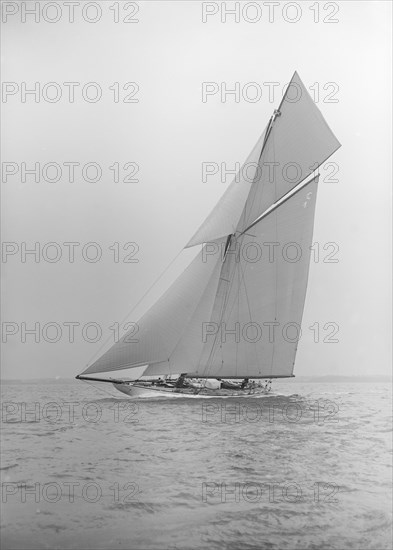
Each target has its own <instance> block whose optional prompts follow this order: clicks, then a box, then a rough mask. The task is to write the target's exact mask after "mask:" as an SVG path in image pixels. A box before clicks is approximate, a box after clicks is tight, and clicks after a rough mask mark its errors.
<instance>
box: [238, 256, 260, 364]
mask: <svg viewBox="0 0 393 550" xmlns="http://www.w3.org/2000/svg"><path fill="white" fill-rule="evenodd" d="M247 265H248V264H246V266H245V269H244V270H243V268H242V265H241V264H240V269H241V272H242V282H243V286H244V292H245V294H246V301H247V308H248V314H249V316H250V322H253V320H252V315H251V308H250V300H249V297H248V292H247V286H246V278H245V277H246V273H245V271H246V268H247ZM254 349H255V356H256V360H257V363H258V359H259V358H258V348H257V345H256V342H255V348H254Z"/></svg>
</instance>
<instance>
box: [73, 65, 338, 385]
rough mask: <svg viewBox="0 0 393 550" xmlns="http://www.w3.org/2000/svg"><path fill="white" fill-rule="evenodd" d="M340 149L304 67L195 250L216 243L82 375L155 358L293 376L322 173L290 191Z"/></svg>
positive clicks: (164, 370)
mask: <svg viewBox="0 0 393 550" xmlns="http://www.w3.org/2000/svg"><path fill="white" fill-rule="evenodd" d="M295 99H296V101H295ZM338 147H340V144H339V142H338V141H337V139H336V138H335V136H334V134H333V133H332V132H331V130H330V129H329V127H328V126H327V124H326V122H325V120H324V119H323V117H322V115H321V113H320V111H319V110H318V108H317V107H316V105H315V104H314V102H313V101H312V99H311V97H310V96H309V94H308V92H307V90H306V89H305V87H304V85H303V83H302V82H301V80H300V78H299V77H298V75H297V73H295V74H294V76H293V78H292V80H291V83H290V84H289V86H288V89H287V91H286V93H285V96H284V98H283V101H282V103H281V105H280V108H279V112H277V111H276V112H275V115H274V116H273V117H272V119H271V120H270V122H269V124H268V126H267V128H266V130H265V132H264V133H263V134H262V136H261V138H260V139H259V141H258V143H257V144H256V146H255V147H254V149H253V151H252V152H251V154H250V156H249V157H248V159H247V161H246V163H251V166H252V167H253V169H254V172H253V173H252V177H251V178H250V171H247V178H244V177H243V175H242V174H241V175H240V181H236V180H235V181H234V182H232V184H231V185H230V186H229V188H228V190H227V192H226V193H225V194H224V196H223V197H222V199H221V200H220V201H219V203H218V205H217V207H216V208H215V209H213V211H212V213H211V214H210V215H209V216H208V218H207V219H206V221H205V222H204V223H203V224H202V226H201V227H200V228H199V230H198V231H197V233H196V234H195V235H194V237H193V238H192V239H191V240H190V241H189V243H188V244H187V246H186V248H187V247H189V246H194V245H196V244H201V243H208V244H206V245H204V246H203V248H202V251H201V252H200V253H199V254H198V255H197V256H196V258H195V259H194V260H193V261H192V262H191V264H190V265H189V266H188V268H187V269H186V270H185V271H184V272H183V273H182V275H180V277H178V278H177V279H176V280H175V282H174V283H173V284H172V286H171V287H170V288H169V289H168V290H167V292H166V293H165V294H164V295H163V296H162V297H161V298H160V299H159V300H158V301H157V302H156V303H155V304H154V305H153V306H152V307H151V308H150V309H149V310H148V311H147V313H145V315H144V316H143V317H142V318H141V319H140V321H139V322H138V332H135V331H134V330H132V331H130V332H129V333H127V334H126V335H125V336H124V337H123V338H122V339H121V340H120V341H119V342H118V343H116V344H114V345H113V346H112V347H111V348H110V349H109V350H108V351H107V352H106V353H104V354H103V355H102V356H101V357H100V358H99V359H98V360H96V361H95V362H94V363H92V364H91V365H90V366H89V367H88V368H87V369H86V370H85V371H84V372H83V373H82V374H93V373H101V372H109V371H116V370H122V369H128V368H132V367H140V366H143V365H147V369H146V371H145V372H144V375H146V376H151V375H163V374H178V373H185V372H187V373H188V374H189V375H190V376H197V377H207V378H208V377H214V378H216V377H220V378H246V377H248V378H258V377H261V378H268V377H280V376H291V375H292V372H293V367H294V362H295V355H296V350H297V345H298V339H299V335H300V333H299V330H300V325H301V320H302V315H303V308H304V302H305V295H306V289H307V280H308V271H309V262H310V246H311V243H312V234H313V225H314V212H315V203H316V196H317V184H318V176H317V177H315V178H311V179H310V180H309V181H308V182H307V183H305V184H304V185H299V188H298V189H296V190H295V191H293V193H290V192H292V190H294V188H295V187H296V186H297V185H298V184H299V183H302V182H304V180H305V178H307V177H308V176H310V175H311V174H312V172H313V171H314V170H315V169H316V168H317V167H318V166H319V165H320V164H321V163H322V162H324V161H325V160H326V159H327V158H328V157H329V156H330V155H331V154H332V153H333V152H334V151H335V150H336V149H338ZM295 163H296V166H294V165H295ZM272 169H274V172H272ZM292 169H295V170H296V178H295V177H294V173H291V170H292ZM272 175H273V177H272ZM288 193H289V195H288V197H287V196H286V195H287V194H288ZM283 197H284V198H283ZM282 198H283V199H282ZM280 199H282V201H281V202H279V204H278V205H276V204H275V203H277V201H279V200H280ZM272 205H273V210H272V211H269V212H268V213H267V214H266V216H264V217H262V219H260V220H259V218H260V217H261V214H263V213H264V212H266V210H268V209H269V208H270V207H272ZM276 206H277V207H276Z"/></svg>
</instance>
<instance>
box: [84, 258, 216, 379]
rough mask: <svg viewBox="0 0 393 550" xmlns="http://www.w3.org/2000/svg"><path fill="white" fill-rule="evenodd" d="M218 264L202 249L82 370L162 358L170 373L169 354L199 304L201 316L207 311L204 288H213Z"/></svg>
mask: <svg viewBox="0 0 393 550" xmlns="http://www.w3.org/2000/svg"><path fill="white" fill-rule="evenodd" d="M220 268H221V261H220V258H219V257H217V256H216V257H212V256H211V255H210V256H206V254H205V251H204V249H203V250H202V251H201V252H200V253H199V254H198V255H197V256H196V258H194V260H193V261H192V262H191V263H190V265H189V266H188V267H187V269H186V270H185V271H184V272H183V273H182V274H181V275H180V276H179V277H178V278H177V279H176V281H175V282H174V283H173V284H172V286H171V287H170V288H169V289H168V290H167V291H166V292H165V294H164V295H163V296H161V298H160V299H159V300H158V301H157V302H156V303H155V304H154V305H153V306H152V307H151V308H150V309H149V310H148V311H147V312H146V313H145V315H143V316H142V318H141V319H140V320H139V322H138V324H137V331H135V330H134V329H132V330H130V331H129V332H127V333H126V334H125V336H123V337H122V338H121V339H120V341H119V342H117V343H116V344H114V345H113V346H112V347H111V348H110V349H109V350H108V351H107V352H106V353H104V354H103V355H102V356H101V357H99V359H97V361H95V362H94V363H93V364H92V365H90V366H89V367H88V368H87V369H86V370H85V371H84V372H83V373H82V374H93V373H99V372H106V371H115V370H122V369H128V368H130V367H139V366H143V365H147V364H150V363H158V362H160V361H164V363H165V365H166V371H165V374H169V373H170V372H171V371H170V369H169V362H168V360H169V357H170V356H171V354H172V353H173V351H174V349H175V348H176V346H177V345H178V343H179V341H180V340H181V339H182V337H184V331H185V329H186V327H187V326H188V323H189V322H190V320H191V319H192V318H193V317H194V315H195V313H196V311H199V310H200V309H201V308H202V310H203V311H204V313H203V316H206V315H209V314H208V308H209V306H211V301H209V300H208V299H207V297H206V291H207V289H211V288H215V286H216V284H217V281H218V277H219V274H220ZM172 372H173V371H172ZM175 372H178V371H175Z"/></svg>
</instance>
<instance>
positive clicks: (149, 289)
mask: <svg viewBox="0 0 393 550" xmlns="http://www.w3.org/2000/svg"><path fill="white" fill-rule="evenodd" d="M182 252H183V249H181V250H180V251H179V252H178V253H177V254H176V256H175V257H174V258H173V260H172V261H171V262H170V263H169V264H168V265H167V267H166V268H165V269H164V271H163V272H162V273H161V274H160V275H159V276H158V277H157V279H156V280H155V281H154V282H153V283H152V284H151V285H150V286H149V288H148V289H147V290H146V292H145V293H144V294H143V295H142V297H141V298H140V299H139V300H138V301H137V303H136V304H135V305H134V306H133V307H132V309H131V310H130V311H129V312H128V313H127V315H126V316H125V317H124V318H123V319H122V320H121V321H120V323H119V325H122V324H123V323H124V322H125V321H126V320H127V319H128V317H129V316H130V315H131V313H132V312H133V311H134V310H135V309H136V308H137V307H138V306H139V304H140V303H141V302H142V300H143V299H144V298H146V296H147V295H148V294H149V292H150V291H151V289H152V288H153V287H154V286H155V285H156V284H157V283H158V281H159V280H160V279H161V278H162V277H163V276H164V274H165V273H166V272H167V271H168V269H169V268H170V267H171V266H172V265H173V264H174V263H175V261H176V260H177V259H178V257H179V256H180V254H181V253H182ZM111 338H112V335H110V336H108V338H107V339H106V340H105V341H104V342H103V344H102V345H101V346H100V347H99V348H98V350H97V351H96V352H95V353H94V354H93V356H92V357H91V359H90V360H89V361H88V362H87V364H86V367H89V366H90V364H91V363H92V362H93V360H94V359H95V358H96V357H97V355H98V354H99V353H100V352H101V350H102V349H103V348H104V346H106V345H107V344H108V342H109V340H111Z"/></svg>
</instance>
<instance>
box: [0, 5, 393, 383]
mask: <svg viewBox="0 0 393 550" xmlns="http://www.w3.org/2000/svg"><path fill="white" fill-rule="evenodd" d="M46 4H48V3H46V2H40V4H39V5H40V10H39V13H38V14H37V17H39V21H38V22H36V21H35V20H34V16H32V15H28V14H26V15H25V14H24V9H25V8H26V7H27V8H28V9H31V8H32V7H33V5H34V2H3V3H2V8H3V37H2V42H3V44H2V46H3V48H2V49H3V58H2V63H3V71H2V72H3V81H5V82H6V83H8V84H6V95H3V103H2V111H3V140H2V142H3V144H2V160H3V163H4V162H6V163H15V164H7V165H6V166H5V165H4V164H3V171H4V170H6V171H8V172H9V174H8V176H5V175H4V173H3V181H2V193H3V200H2V209H3V211H2V214H3V222H2V223H3V226H2V240H3V241H4V242H5V244H4V243H3V247H4V246H5V249H3V264H2V270H3V300H2V303H3V305H2V321H3V341H4V339H6V343H4V344H3V358H2V359H3V360H2V376H3V377H4V378H38V377H55V376H60V377H73V376H75V375H76V374H78V373H80V372H81V371H82V370H83V369H84V368H85V366H86V364H87V363H88V362H89V361H90V360H91V359H92V357H93V356H94V354H96V353H97V352H98V351H99V349H100V348H101V346H102V345H103V344H104V342H105V340H106V338H108V337H109V338H110V337H111V335H113V333H112V332H111V331H110V329H109V327H110V326H112V325H113V324H114V323H115V322H119V323H120V322H121V321H122V319H123V318H124V317H125V316H126V314H127V312H129V311H130V310H131V308H132V306H133V305H134V304H136V303H137V301H138V300H139V298H140V297H141V296H142V295H143V293H144V292H145V291H146V290H147V289H148V288H149V286H150V285H151V283H152V282H153V281H154V280H155V279H156V278H157V277H158V275H159V274H160V273H161V272H162V271H163V270H164V269H165V267H166V266H167V265H168V264H169V263H170V262H171V260H172V259H173V258H174V257H175V256H176V255H177V253H178V252H179V251H180V250H181V248H182V247H183V246H184V245H185V244H186V243H187V241H188V240H189V239H190V237H191V236H192V235H193V233H194V232H195V230H196V229H197V228H198V227H199V225H200V224H201V222H202V221H203V220H204V218H205V216H206V215H207V214H208V213H209V211H210V210H211V209H212V208H213V206H214V205H215V203H216V202H217V200H218V199H219V197H220V196H221V195H222V193H223V192H224V190H225V189H226V187H227V185H229V183H230V177H228V178H227V180H226V182H222V181H221V178H220V174H217V175H216V176H214V177H213V176H212V177H210V178H208V180H207V182H204V181H202V177H201V165H202V163H203V162H217V163H219V164H220V163H221V162H226V163H227V164H228V167H233V166H234V164H235V162H243V161H244V160H245V158H246V157H247V156H248V154H249V152H250V151H251V149H252V147H253V146H254V144H255V142H256V140H257V139H258V137H259V135H260V134H261V132H262V131H263V128H264V127H265V125H266V122H267V120H268V118H269V117H270V115H271V113H272V111H273V109H274V108H276V107H278V105H279V102H280V100H281V97H282V90H283V88H284V87H285V84H286V83H287V82H288V81H289V80H290V78H291V76H292V74H293V72H294V70H297V71H298V72H299V75H300V77H301V79H302V80H303V82H304V83H305V85H306V87H308V89H309V91H310V93H312V94H314V95H313V97H314V98H315V99H316V100H318V106H319V108H320V109H321V111H322V113H323V115H324V117H325V118H326V120H327V122H328V124H329V126H330V127H331V128H332V130H333V131H334V133H335V134H336V136H337V138H338V139H339V141H340V142H341V143H342V147H341V149H339V151H338V152H337V153H336V154H335V155H334V157H332V158H331V159H330V160H331V162H334V163H336V164H337V166H338V168H339V171H338V173H337V174H336V175H334V176H332V179H338V180H339V181H338V182H331V181H328V177H327V176H328V175H329V173H331V171H332V169H333V168H334V167H333V168H332V166H331V165H330V166H329V167H325V168H324V167H322V169H321V181H320V186H319V192H318V201H317V208H316V220H315V231H314V242H317V243H319V244H320V259H319V262H316V261H312V262H311V266H310V279H309V286H308V292H307V300H306V307H305V312H304V318H303V327H304V330H303V332H304V334H303V337H302V339H301V342H300V344H299V350H298V355H297V360H296V366H295V374H296V375H299V376H301V375H326V374H342V375H348V374H354V375H355V374H356V375H359V374H361V375H368V374H388V373H390V364H391V361H390V344H389V341H390V334H391V324H390V304H391V290H390V281H391V271H390V269H391V261H390V255H391V237H390V233H391V232H390V219H391V218H390V204H391V173H390V165H391V145H392V144H391V142H390V135H391V128H390V120H391V99H390V98H391V77H390V71H391V69H390V67H391V54H390V51H391V34H390V32H391V31H390V21H391V2H388V1H386V2H375V1H373V2H367V1H361V2H358V1H343V2H335V3H332V2H320V3H319V12H317V11H316V8H315V6H314V5H315V2H301V3H298V4H297V5H298V6H300V7H301V12H300V8H297V7H296V6H293V5H292V6H288V2H281V4H280V6H278V7H276V8H275V11H274V14H272V13H271V14H270V16H271V18H272V19H273V20H272V21H269V11H268V9H269V8H268V6H266V5H263V3H262V2H259V3H248V4H250V6H251V4H253V6H251V7H248V8H247V11H244V10H243V11H240V16H239V19H240V20H239V22H236V21H235V16H233V15H232V16H231V15H230V14H227V15H225V13H222V10H221V2H219V3H214V2H210V3H207V4H208V6H207V5H205V7H204V8H203V6H202V3H200V2H189V1H187V2H182V1H177V2H139V3H138V7H139V9H138V11H137V10H136V8H134V7H133V3H128V4H126V3H122V2H119V3H116V2H115V3H113V2H96V3H92V4H93V5H92V6H91V7H90V8H89V10H88V11H86V10H85V13H82V7H83V2H79V3H77V4H76V5H75V13H74V22H70V21H69V19H70V12H69V9H70V8H69V7H67V6H65V5H64V4H63V2H58V5H59V6H60V9H58V10H57V12H56V11H54V8H53V7H46V8H45V5H46ZM94 4H98V7H99V8H101V14H100V13H99V12H98V11H97V8H96V7H95V6H94ZM245 4H247V3H243V4H242V7H244V5H245ZM255 4H258V5H259V7H260V8H261V11H260V12H259V13H258V10H257V8H256V7H255ZM292 4H294V3H292ZM111 6H115V8H112V9H110V7H111ZM233 6H234V3H233V2H227V8H233ZM312 6H314V8H313V9H311V7H312ZM116 7H118V13H117V12H116ZM4 10H6V11H4ZM203 10H205V12H206V10H207V11H209V12H211V14H210V15H207V14H206V13H205V16H204V19H205V22H204V21H203ZM14 12H15V13H14ZM214 12H217V13H214ZM99 16H100V19H99V20H97V22H96V23H92V22H89V21H87V20H86V19H90V20H92V19H94V18H97V19H98V17H99ZM24 17H26V21H25V22H24ZM117 17H118V18H119V22H118V23H116V22H114V19H115V18H117ZM124 18H126V19H127V18H128V19H137V20H138V22H134V23H126V22H124V21H123V19H124ZM258 18H259V20H258V21H257V20H256V19H258ZM49 19H52V20H55V19H58V21H56V22H53V23H50V22H48V20H49ZM315 19H318V22H315ZM324 19H325V20H326V21H325V22H324ZM4 20H5V21H4ZM252 20H255V22H251V21H252ZM330 20H337V22H330V23H329V22H328V21H330ZM291 21H292V22H291ZM35 82H38V83H39V85H38V86H39V95H38V96H37V98H36V100H37V101H35V98H34V96H33V95H31V94H28V95H26V97H25V96H24V86H25V88H28V89H31V88H33V87H34V83H35ZM50 82H54V83H56V85H55V86H45V85H46V84H47V83H50ZM66 82H75V83H80V85H79V86H77V85H75V87H74V93H75V99H74V102H73V103H72V102H70V101H69V90H70V88H71V86H70V85H68V86H67V85H65V84H64V83H66ZM89 82H94V83H96V84H95V85H94V86H90V87H88V88H86V87H85V88H84V86H85V84H86V83H89ZM203 82H211V83H217V84H216V85H214V84H213V85H212V89H214V88H217V87H218V89H219V92H220V91H222V89H223V87H222V85H221V83H226V86H227V88H228V89H230V88H234V86H235V83H236V82H238V83H239V86H240V92H241V94H240V100H239V101H238V102H236V101H235V100H234V96H233V95H228V96H227V97H226V101H222V99H221V96H220V93H219V92H218V93H216V94H214V95H210V96H208V97H206V101H202V89H203ZM251 82H253V83H256V84H257V86H255V85H254V87H252V86H247V84H248V83H251ZM269 82H276V83H279V86H277V87H275V88H274V97H273V98H271V99H273V101H272V102H270V101H269V94H268V91H269V86H268V84H267V83H269ZM23 83H26V84H23ZM115 83H118V84H115ZM127 83H137V85H138V88H139V89H138V88H137V87H136V86H135V84H128V85H127V89H126V90H124V89H123V87H124V85H125V84H127ZM3 86H4V84H3ZM258 87H259V89H260V90H261V91H262V96H261V98H260V99H259V100H258V101H253V98H254V96H253V91H254V93H255V91H258ZM83 88H84V91H83V94H82V90H83ZM59 90H60V92H61V97H59V100H58V101H57V102H51V99H52V100H53V98H55V96H56V94H59ZM97 90H98V91H101V93H102V97H101V99H99V100H98V101H96V102H94V101H93V99H94V97H95V93H96V92H97ZM242 92H243V93H242ZM117 95H118V97H119V101H118V102H116V101H114V99H115V98H116V97H117ZM317 96H318V97H317ZM127 98H128V99H127ZM89 99H90V101H89ZM124 99H126V100H127V101H126V102H124V101H123V100H124ZM135 99H138V102H131V100H135ZM335 100H337V101H335ZM65 162H74V163H80V166H75V181H74V182H71V181H69V180H70V179H71V178H70V177H69V171H68V168H67V166H64V163H65ZM89 162H90V163H97V164H98V165H99V166H100V167H101V169H102V177H101V179H100V181H97V182H92V181H85V180H84V178H83V175H82V170H81V168H82V167H83V166H84V165H85V164H86V163H89ZM116 162H118V163H119V167H120V179H123V178H124V176H125V175H126V174H131V173H132V171H133V170H134V169H135V164H129V165H128V166H127V168H126V169H125V170H124V169H123V166H124V164H125V163H136V164H137V165H138V166H139V171H138V173H137V174H134V178H137V179H138V180H139V181H138V182H123V181H120V182H115V181H114V176H115V171H116V165H115V166H114V163H116ZM22 163H25V164H26V167H27V168H31V167H32V165H34V164H35V163H39V168H40V172H41V173H40V175H39V181H38V182H36V181H34V176H31V175H26V181H25V182H24V181H23V179H22V177H21V171H22V169H23V166H22ZM47 163H57V164H58V165H60V166H61V167H62V174H61V178H60V180H59V181H57V182H54V181H52V182H50V181H45V177H46V176H48V177H47V178H46V179H50V178H54V175H53V174H54V172H53V170H54V168H53V167H52V168H48V170H49V171H48V172H47V173H46V174H45V170H43V167H44V165H46V164H47ZM110 166H112V169H109V167H110ZM51 170H52V171H51ZM13 171H15V172H16V173H15V174H12V172H13ZM43 172H44V173H43ZM86 174H87V178H90V179H94V175H95V172H94V167H92V166H91V167H90V168H89V169H88V170H87V172H86V173H85V175H86ZM131 176H132V174H131ZM87 178H85V179H87ZM36 242H37V243H39V247H40V250H39V258H38V259H39V261H38V262H35V259H34V256H33V255H31V254H30V255H28V256H27V257H26V261H22V260H24V257H23V254H22V252H23V246H24V245H23V244H22V243H26V246H27V248H33V247H34V243H36ZM50 242H56V243H58V248H57V253H58V251H59V250H60V253H61V254H62V256H61V258H60V260H59V261H58V262H56V263H51V262H50V261H48V258H50V257H51V256H53V254H54V253H56V250H55V248H54V247H52V248H51V249H50V248H48V247H46V248H45V244H46V243H50ZM67 242H74V243H80V246H76V247H75V260H74V262H70V261H69V260H68V258H69V249H70V245H68V247H67V245H64V244H63V243H67ZM89 242H95V243H97V245H98V247H99V249H101V252H102V259H101V260H100V261H97V262H95V263H93V262H89V261H87V260H86V258H84V257H83V254H82V249H83V247H84V245H86V243H89ZM129 242H135V243H137V245H138V250H137V251H135V250H134V256H133V258H134V259H138V260H139V261H138V263H130V262H127V263H125V262H123V261H122V260H123V259H124V258H125V257H126V255H127V254H128V255H129V254H130V253H133V249H132V246H129V247H128V249H127V250H126V251H124V250H123V245H125V244H126V243H129ZM329 242H333V243H336V244H337V245H338V246H339V252H338V253H337V255H336V256H335V257H336V258H338V259H339V262H338V263H326V262H323V261H322V260H323V259H324V258H326V256H327V253H328V252H330V251H331V250H332V249H328V250H323V246H324V245H325V244H326V243H329ZM7 243H16V244H14V245H12V244H7ZM114 243H119V247H120V249H119V252H120V257H119V259H120V261H119V262H115V261H114V255H115V253H116V246H113V244H114ZM110 247H111V248H110ZM4 251H6V252H8V253H9V254H4ZM84 254H85V256H86V254H89V255H90V257H94V254H95V250H94V248H92V247H90V248H89V249H85V252H84ZM189 257H190V256H189V255H188V256H187V257H180V258H179V261H177V262H176V263H175V265H174V269H173V270H171V271H170V272H169V278H168V277H166V278H164V279H163V280H161V281H160V283H159V284H158V285H157V287H156V288H155V291H154V292H153V294H152V295H150V297H149V298H148V300H147V301H145V303H144V306H143V305H142V309H140V310H139V312H140V311H142V310H143V307H147V305H148V304H149V303H151V302H152V301H153V300H154V298H155V297H157V296H159V295H160V293H161V292H162V291H163V290H164V288H165V285H166V284H168V283H169V281H170V279H171V277H172V279H173V277H174V275H175V274H176V272H180V271H181V269H182V267H183V266H184V265H185V262H186V261H187V259H188V258H189ZM176 270H177V271H176ZM137 313H138V311H135V312H134V313H133V314H132V315H131V317H129V320H132V321H136V320H137ZM89 322H94V323H97V324H99V325H100V327H101V328H102V331H103V335H102V338H101V339H100V340H99V341H98V342H96V343H89V342H85V341H84V340H83V336H82V327H83V326H84V325H85V324H86V323H89ZM327 322H333V323H336V324H337V325H338V326H339V333H338V335H337V338H338V339H339V342H338V343H330V344H328V343H324V342H322V341H320V342H319V343H314V341H313V338H314V332H313V331H312V330H310V329H309V328H308V327H309V326H311V325H314V324H315V323H319V326H320V328H321V333H320V340H323V337H324V336H326V331H324V329H323V326H324V325H325V324H326V323H327ZM4 323H7V325H4ZM10 323H13V324H10ZM23 323H25V324H26V328H28V329H30V328H32V327H33V326H34V324H35V323H38V324H39V329H40V334H39V336H38V339H39V342H38V343H36V342H35V341H34V336H32V335H27V336H26V342H25V343H24V342H23V337H24V335H23V329H24V325H23ZM47 323H57V324H58V325H60V326H61V327H62V334H61V337H60V338H59V341H58V342H56V343H50V342H47V341H45V333H44V332H45V331H44V326H45V325H46V324H47ZM65 323H79V325H75V341H74V342H70V341H69V340H70V338H69V328H67V327H69V325H65ZM4 331H5V332H4ZM7 332H8V334H7ZM13 332H14V334H12V333H13ZM46 336H47V339H50V338H53V332H48V333H47V335H46ZM92 336H93V331H92V332H90V333H89V337H92Z"/></svg>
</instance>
